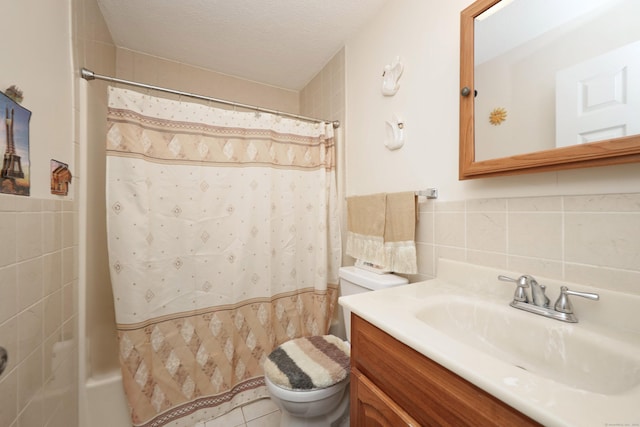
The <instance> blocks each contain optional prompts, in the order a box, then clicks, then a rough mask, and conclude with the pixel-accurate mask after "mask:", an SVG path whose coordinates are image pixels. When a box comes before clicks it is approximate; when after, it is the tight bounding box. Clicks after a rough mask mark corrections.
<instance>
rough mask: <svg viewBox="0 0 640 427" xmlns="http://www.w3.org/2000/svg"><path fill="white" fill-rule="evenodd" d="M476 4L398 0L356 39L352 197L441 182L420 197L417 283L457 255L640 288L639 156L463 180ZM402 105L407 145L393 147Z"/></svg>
mask: <svg viewBox="0 0 640 427" xmlns="http://www.w3.org/2000/svg"><path fill="white" fill-rule="evenodd" d="M471 2H472V0H454V1H447V2H442V1H437V0H397V1H393V2H388V3H387V4H386V5H385V6H384V7H383V9H382V10H381V11H380V13H379V14H378V15H377V16H376V17H374V19H373V20H372V21H370V22H369V23H368V24H367V25H366V26H365V27H364V28H363V29H362V30H361V31H359V32H358V33H357V34H356V35H355V36H354V37H353V38H352V39H351V40H349V41H348V43H347V45H346V74H347V77H346V79H347V80H346V87H347V95H346V98H347V99H346V104H347V110H346V122H347V127H346V130H347V135H346V141H347V144H346V162H347V166H346V169H347V180H346V182H347V195H362V194H369V193H375V192H385V191H406V190H418V189H423V188H426V187H436V188H438V190H439V192H440V198H439V200H437V201H429V202H424V203H421V205H420V208H421V213H420V222H419V224H418V235H417V240H418V252H419V272H420V274H419V275H417V276H416V277H415V278H414V279H424V278H429V277H432V276H433V275H434V274H436V272H435V265H436V260H437V258H438V257H447V258H452V259H457V260H464V261H469V262H474V263H478V264H483V265H489V266H496V267H498V268H505V269H509V270H515V271H519V272H522V273H530V274H533V275H536V274H538V275H541V276H549V277H554V278H561V279H567V280H570V281H575V282H577V283H585V284H590V285H594V286H600V287H608V288H616V289H619V290H624V291H625V292H635V293H637V292H640V286H639V285H638V283H640V281H639V280H638V279H640V262H639V261H640V259H638V254H639V253H640V234H638V233H639V232H638V231H637V230H640V211H639V206H640V200H639V195H638V194H637V191H638V184H639V183H640V167H639V166H638V165H637V164H635V165H621V166H611V167H606V168H590V169H581V170H573V171H562V172H553V173H544V174H534V175H523V176H518V177H505V178H489V179H479V180H472V181H458V178H457V176H458V141H459V139H458V118H459V116H458V107H459V103H458V96H459V95H458V93H459V88H458V86H459V75H460V74H459V40H460V37H459V31H460V26H459V20H460V11H461V10H462V9H464V8H465V7H466V6H467V5H469V4H470V3H471ZM396 56H400V57H401V58H402V59H403V62H404V65H405V69H404V74H403V76H402V78H401V79H400V90H399V91H398V93H397V94H396V95H395V96H393V97H385V96H383V95H382V94H381V92H380V87H381V83H382V82H381V74H382V69H383V67H384V65H385V64H388V63H390V62H391V61H392V60H393V59H394V58H395V57H396ZM393 113H399V114H401V115H402V116H403V117H404V118H405V122H406V126H405V131H406V143H405V146H404V147H403V148H401V149H400V150H397V151H388V150H387V149H386V148H385V147H384V145H383V140H384V121H385V120H388V119H389V118H390V117H391V115H392V114H393ZM626 193H629V194H626Z"/></svg>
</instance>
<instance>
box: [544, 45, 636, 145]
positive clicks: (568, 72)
mask: <svg viewBox="0 0 640 427" xmlns="http://www.w3.org/2000/svg"><path fill="white" fill-rule="evenodd" d="M639 81H640V42H635V43H631V44H628V45H626V46H623V47H621V48H618V49H615V50H613V51H611V52H608V53H606V54H604V55H601V56H598V57H596V58H593V59H590V60H588V61H585V62H581V63H579V64H576V65H574V66H571V67H569V68H565V69H563V70H560V71H558V73H557V74H556V146H557V147H565V146H568V145H574V144H584V143H588V142H594V141H601V140H604V139H612V138H618V137H622V136H627V135H634V134H638V133H640V83H639Z"/></svg>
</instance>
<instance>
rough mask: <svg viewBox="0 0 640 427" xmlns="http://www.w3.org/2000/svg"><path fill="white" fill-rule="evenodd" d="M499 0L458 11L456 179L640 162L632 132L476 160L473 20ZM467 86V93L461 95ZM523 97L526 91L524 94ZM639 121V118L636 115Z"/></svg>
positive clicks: (638, 139) (637, 137)
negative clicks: (619, 136) (496, 157)
mask: <svg viewBox="0 0 640 427" xmlns="http://www.w3.org/2000/svg"><path fill="white" fill-rule="evenodd" d="M499 2H500V0H477V1H475V2H474V3H472V4H471V5H470V6H469V7H467V8H466V9H464V10H463V11H462V12H461V14H460V95H459V96H460V165H459V168H460V169H459V179H460V180H465V179H473V178H486V177H493V176H502V175H517V174H525V173H538V172H549V171H557V170H565V169H576V168H586V167H596V166H608V165H618V164H623V163H634V162H640V135H632V136H626V137H621V138H615V139H608V140H603V141H599V142H592V143H587V144H580V145H575V146H570V147H562V148H554V149H550V150H543V151H537V152H534V153H527V154H518V155H513V156H509V157H502V158H498V159H489V160H482V161H475V139H474V96H473V94H474V20H475V18H476V16H478V15H480V14H481V13H483V12H484V11H485V10H487V9H489V8H490V7H491V6H493V5H495V4H496V3H499ZM463 88H468V89H469V90H468V91H467V92H468V94H467V95H466V96H465V95H463V94H462V91H463ZM524 96H526V94H524ZM639 120H640V118H639Z"/></svg>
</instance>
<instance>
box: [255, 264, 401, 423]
mask: <svg viewBox="0 0 640 427" xmlns="http://www.w3.org/2000/svg"><path fill="white" fill-rule="evenodd" d="M407 283H408V280H407V279H405V278H404V277H400V276H396V275H395V274H390V273H388V274H377V273H374V272H371V271H368V270H364V269H361V268H358V267H341V268H340V295H341V296H345V295H353V294H358V293H362V292H368V291H372V290H378V289H385V288H389V287H393V286H399V285H404V284H407ZM342 312H343V315H344V320H345V327H346V335H347V341H342V340H341V339H340V338H338V337H336V336H334V335H324V336H316V337H302V338H296V339H294V340H291V341H287V342H285V343H283V344H282V345H280V346H279V347H277V348H276V349H275V350H273V352H271V354H270V355H269V356H268V357H267V360H265V363H264V371H265V384H266V386H267V390H268V391H269V394H270V395H271V399H272V401H273V402H274V403H275V404H276V405H278V407H279V408H280V409H281V412H282V417H281V423H280V425H281V426H282V427H327V426H331V427H348V426H349V354H350V346H349V342H348V341H349V339H350V337H351V330H350V325H351V312H350V311H349V310H347V309H345V308H344V307H343V311H342Z"/></svg>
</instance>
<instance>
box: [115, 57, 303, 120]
mask: <svg viewBox="0 0 640 427" xmlns="http://www.w3.org/2000/svg"><path fill="white" fill-rule="evenodd" d="M116 62H117V69H116V76H117V77H118V78H121V79H125V80H132V81H136V82H141V83H146V84H151V85H155V86H161V87H166V88H170V89H175V90H179V91H183V92H189V93H195V94H198V95H204V96H210V97H213V98H217V99H223V100H228V101H233V102H238V103H241V104H245V105H253V106H259V107H262V108H269V109H272V110H276V111H284V112H288V113H297V112H298V111H299V100H298V92H297V91H292V90H286V89H281V88H277V87H274V86H268V85H263V84H260V83H256V82H252V81H249V80H244V79H240V78H237V77H233V76H229V75H226V74H221V73H217V72H215V71H211V70H205V69H203V68H198V67H193V66H191V65H188V64H183V63H179V62H174V61H169V60H166V59H163V58H158V57H155V56H150V55H146V54H144V53H141V52H134V51H131V50H127V49H122V48H119V49H118V51H117V60H116ZM157 95H159V96H164V97H173V98H175V96H172V95H166V94H160V93H158V94H157ZM185 100H188V99H185ZM190 101H194V100H192V99H191V100H190ZM194 102H195V101H194ZM211 105H212V106H215V107H217V108H234V107H229V106H226V105H224V104H211Z"/></svg>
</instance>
